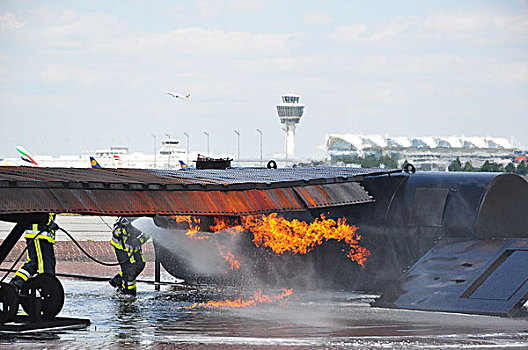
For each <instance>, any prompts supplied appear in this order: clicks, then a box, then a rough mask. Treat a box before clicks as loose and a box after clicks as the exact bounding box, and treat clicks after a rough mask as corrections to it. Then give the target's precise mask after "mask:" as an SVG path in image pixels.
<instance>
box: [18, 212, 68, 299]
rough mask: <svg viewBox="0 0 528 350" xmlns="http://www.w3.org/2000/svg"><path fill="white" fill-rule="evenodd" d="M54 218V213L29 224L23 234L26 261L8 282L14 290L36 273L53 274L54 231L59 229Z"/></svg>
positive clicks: (54, 262)
mask: <svg viewBox="0 0 528 350" xmlns="http://www.w3.org/2000/svg"><path fill="white" fill-rule="evenodd" d="M55 218H56V214H55V213H49V214H48V218H47V220H44V221H43V222H35V223H33V224H31V226H30V227H29V229H28V230H26V232H25V233H24V238H25V239H26V244H27V246H28V247H27V261H26V262H25V263H24V264H23V265H22V266H21V267H20V268H19V269H18V271H17V272H16V273H15V276H14V277H13V278H12V279H11V282H10V283H11V284H12V285H13V286H14V287H15V288H16V290H20V287H22V285H23V284H24V282H26V281H27V280H28V279H29V278H30V277H32V276H33V275H35V274H37V273H51V274H55V264H56V261H55V251H54V245H55V231H56V230H57V229H58V228H59V226H58V225H57V224H56V223H55Z"/></svg>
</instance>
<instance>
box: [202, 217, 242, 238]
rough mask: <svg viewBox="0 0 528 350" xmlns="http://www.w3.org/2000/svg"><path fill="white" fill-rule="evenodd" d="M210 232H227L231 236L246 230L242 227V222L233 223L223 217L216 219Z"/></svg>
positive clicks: (210, 227)
mask: <svg viewBox="0 0 528 350" xmlns="http://www.w3.org/2000/svg"><path fill="white" fill-rule="evenodd" d="M209 230H211V232H219V231H223V230H225V231H227V232H229V233H231V234H237V233H240V232H242V231H244V229H243V228H242V227H241V226H240V222H238V221H235V222H231V221H229V220H228V219H226V218H221V217H215V218H214V225H213V226H209Z"/></svg>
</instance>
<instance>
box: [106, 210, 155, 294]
mask: <svg viewBox="0 0 528 350" xmlns="http://www.w3.org/2000/svg"><path fill="white" fill-rule="evenodd" d="M134 219H135V218H127V217H120V218H119V219H118V220H117V222H116V223H115V224H114V228H113V231H112V241H111V243H112V245H113V246H114V250H115V253H116V257H117V261H119V263H120V265H121V271H120V272H119V273H118V274H117V275H115V276H114V277H113V278H112V279H111V280H110V281H108V282H109V283H110V284H111V285H112V286H113V287H116V288H118V290H119V291H120V292H122V293H124V294H130V295H136V290H137V286H136V277H137V276H138V275H139V274H140V273H141V271H143V269H144V268H145V258H144V257H143V252H142V251H141V246H142V245H143V244H144V243H145V242H146V241H148V239H149V238H150V237H149V236H148V235H147V234H145V233H142V232H141V231H139V230H138V229H136V228H135V227H133V226H132V225H131V223H132V221H133V220H134Z"/></svg>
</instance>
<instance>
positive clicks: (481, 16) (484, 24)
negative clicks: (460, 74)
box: [330, 11, 528, 45]
mask: <svg viewBox="0 0 528 350" xmlns="http://www.w3.org/2000/svg"><path fill="white" fill-rule="evenodd" d="M527 32H528V11H524V13H523V14H522V15H517V16H510V15H500V14H494V13H492V12H491V11H488V12H485V11H474V12H455V11H451V12H448V11H436V12H431V13H429V14H428V15H426V16H407V17H394V18H392V19H391V20H390V21H388V22H385V23H380V24H361V23H357V24H353V25H350V26H340V27H337V28H336V29H335V30H334V32H333V33H331V34H330V38H331V39H333V40H335V41H337V42H340V43H348V44H355V43H363V44H366V43H371V44H378V43H412V42H420V43H423V41H430V40H437V39H443V40H457V41H467V43H468V44H471V45H473V44H489V43H490V42H494V43H497V44H504V43H505V41H506V40H507V41H512V40H513V41H516V42H526V38H527V35H526V34H527ZM523 34H524V36H523Z"/></svg>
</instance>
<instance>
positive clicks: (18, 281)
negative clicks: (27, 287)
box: [9, 278, 25, 293]
mask: <svg viewBox="0 0 528 350" xmlns="http://www.w3.org/2000/svg"><path fill="white" fill-rule="evenodd" d="M24 282H25V281H24V280H23V279H21V278H16V279H12V280H11V282H9V284H10V285H12V286H13V288H15V291H16V292H17V293H20V288H22V285H23V284H24Z"/></svg>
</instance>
